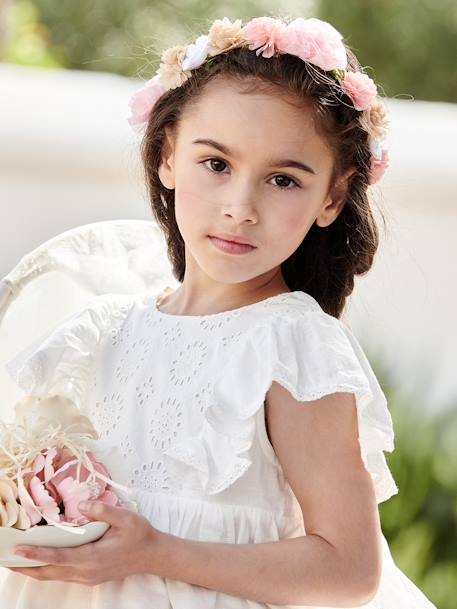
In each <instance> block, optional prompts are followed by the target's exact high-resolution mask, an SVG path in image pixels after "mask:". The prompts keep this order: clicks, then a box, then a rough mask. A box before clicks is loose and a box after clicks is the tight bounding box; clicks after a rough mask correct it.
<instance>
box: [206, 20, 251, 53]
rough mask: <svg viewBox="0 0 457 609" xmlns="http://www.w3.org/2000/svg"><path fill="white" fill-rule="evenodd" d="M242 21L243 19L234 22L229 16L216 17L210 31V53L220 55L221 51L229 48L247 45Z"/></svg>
mask: <svg viewBox="0 0 457 609" xmlns="http://www.w3.org/2000/svg"><path fill="white" fill-rule="evenodd" d="M241 23H242V21H241V19H237V20H236V21H233V22H232V21H230V19H228V17H224V18H223V19H216V21H214V23H213V24H212V26H211V28H210V30H209V33H208V38H209V46H208V53H209V54H210V55H219V53H224V52H225V51H228V50H229V49H234V48H236V47H240V46H243V45H245V44H246V40H245V39H244V38H243V37H242V35H241V30H242V26H241Z"/></svg>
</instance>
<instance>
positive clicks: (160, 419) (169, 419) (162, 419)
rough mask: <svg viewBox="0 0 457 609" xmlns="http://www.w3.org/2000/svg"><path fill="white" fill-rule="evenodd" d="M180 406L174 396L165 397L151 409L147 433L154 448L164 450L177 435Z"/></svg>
mask: <svg viewBox="0 0 457 609" xmlns="http://www.w3.org/2000/svg"><path fill="white" fill-rule="evenodd" d="M182 408H183V406H182V404H181V402H179V401H178V400H176V398H167V399H166V400H162V401H161V402H160V404H159V405H158V406H156V407H155V408H154V409H153V410H152V412H151V419H150V425H149V435H150V437H151V442H152V446H153V447H154V448H156V449H159V450H166V449H167V448H169V446H170V445H171V443H172V441H173V440H174V439H175V438H176V437H177V436H178V434H179V431H180V428H181V426H182V416H183V411H182Z"/></svg>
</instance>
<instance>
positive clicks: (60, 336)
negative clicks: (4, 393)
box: [5, 295, 119, 408]
mask: <svg viewBox="0 0 457 609" xmlns="http://www.w3.org/2000/svg"><path fill="white" fill-rule="evenodd" d="M113 307H114V303H113V300H112V299H110V298H109V297H107V295H99V296H97V297H95V298H94V299H92V300H90V301H89V302H88V303H86V305H85V306H84V307H83V308H82V309H79V310H78V311H77V312H76V313H73V314H71V315H70V316H68V317H66V318H65V319H64V320H63V321H62V322H60V323H59V324H58V325H57V327H56V328H54V330H52V331H51V332H50V333H48V334H47V335H44V336H41V337H39V338H38V339H37V340H34V341H33V343H32V344H31V345H29V346H28V347H27V348H25V349H23V350H21V351H20V352H19V353H18V354H16V355H15V356H14V358H13V359H12V360H10V361H9V362H7V363H6V364H5V369H6V370H7V372H8V374H9V375H10V377H11V378H12V379H13V381H14V382H15V383H16V384H17V385H18V387H19V388H20V389H22V390H23V391H24V392H25V393H26V394H27V395H40V396H41V395H45V394H49V395H51V394H59V395H62V396H65V397H68V398H70V399H72V400H73V401H74V402H75V403H76V404H77V405H78V406H79V407H80V408H81V407H82V405H83V403H84V397H85V394H86V389H87V386H88V378H89V375H90V373H91V370H92V365H93V362H94V358H95V355H96V352H97V347H98V345H99V344H100V341H101V338H102V336H103V334H104V332H105V331H107V329H108V327H109V325H110V323H111V322H112V320H113V313H115V311H114V308H113ZM118 315H119V312H118Z"/></svg>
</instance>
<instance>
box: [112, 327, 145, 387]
mask: <svg viewBox="0 0 457 609" xmlns="http://www.w3.org/2000/svg"><path fill="white" fill-rule="evenodd" d="M151 352H152V341H151V339H147V338H145V337H144V336H142V337H141V338H140V339H139V340H137V341H135V342H133V343H132V344H131V345H130V346H129V347H128V348H127V349H126V350H125V351H124V355H123V356H122V357H121V358H120V359H119V364H118V366H117V368H116V370H115V372H114V376H115V377H116V378H117V380H118V381H119V383H120V384H121V385H124V384H126V383H127V382H128V381H129V380H130V379H131V378H133V376H134V375H135V373H137V372H138V371H139V370H140V369H141V368H142V367H143V362H144V361H145V360H146V359H148V360H150V359H151V355H150V353H151Z"/></svg>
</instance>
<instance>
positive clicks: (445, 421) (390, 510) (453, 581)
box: [369, 356, 457, 609]
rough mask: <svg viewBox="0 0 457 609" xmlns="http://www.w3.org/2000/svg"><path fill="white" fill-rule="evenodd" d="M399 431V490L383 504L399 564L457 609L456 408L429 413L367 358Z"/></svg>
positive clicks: (446, 607)
mask: <svg viewBox="0 0 457 609" xmlns="http://www.w3.org/2000/svg"><path fill="white" fill-rule="evenodd" d="M369 360H370V363H371V364H372V366H373V369H374V371H375V374H376V377H377V378H378V381H379V383H380V385H381V387H382V388H383V391H384V393H385V395H386V398H387V402H388V406H389V410H390V413H391V415H392V421H393V427H394V432H395V440H394V444H395V446H394V448H395V450H394V451H393V452H392V453H388V452H386V453H385V455H386V458H387V462H388V465H389V467H390V469H391V471H392V475H393V477H394V479H395V481H396V483H397V486H398V488H399V492H398V494H397V495H394V496H393V497H391V498H390V499H389V500H388V501H386V502H383V503H381V504H379V513H380V518H381V524H382V529H383V532H384V535H385V537H386V539H387V541H388V543H389V547H390V550H391V553H392V556H393V558H394V561H395V563H396V564H397V566H398V567H399V568H400V569H401V570H402V571H403V572H404V573H405V575H406V576H407V577H409V578H410V579H411V580H412V581H413V582H414V583H415V584H416V586H418V588H419V589H420V590H422V591H423V592H424V594H425V595H426V596H427V597H428V598H429V599H430V600H431V601H432V602H433V603H434V604H435V605H436V606H437V607H438V608H439V609H455V607H456V591H457V543H456V540H457V475H456V472H457V404H451V405H448V407H446V408H443V409H440V412H439V413H435V412H434V413H433V414H432V415H431V414H426V413H429V412H430V409H429V408H425V406H426V405H425V404H421V403H420V401H419V400H418V399H417V397H415V396H412V395H408V394H407V393H405V392H404V391H402V388H401V387H400V386H398V384H395V383H394V382H392V380H391V379H390V378H389V373H388V372H387V371H386V369H385V368H383V366H382V364H381V362H380V361H379V360H378V361H377V363H376V364H375V361H376V360H375V358H374V357H371V356H370V357H369Z"/></svg>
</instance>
